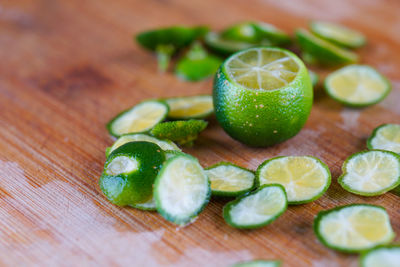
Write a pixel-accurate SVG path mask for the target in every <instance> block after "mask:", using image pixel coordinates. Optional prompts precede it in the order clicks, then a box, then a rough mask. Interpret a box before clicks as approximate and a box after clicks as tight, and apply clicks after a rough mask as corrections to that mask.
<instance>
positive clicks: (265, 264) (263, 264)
mask: <svg viewBox="0 0 400 267" xmlns="http://www.w3.org/2000/svg"><path fill="white" fill-rule="evenodd" d="M279 266H281V262H280V261H270V260H253V261H244V262H239V263H236V264H234V265H232V267H279Z"/></svg>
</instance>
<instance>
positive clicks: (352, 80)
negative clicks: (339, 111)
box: [325, 65, 391, 107]
mask: <svg viewBox="0 0 400 267" xmlns="http://www.w3.org/2000/svg"><path fill="white" fill-rule="evenodd" d="M325 90H326V92H327V93H328V94H329V95H330V96H331V97H332V98H333V99H335V100H336V101H338V102H340V103H342V104H343V105H346V106H350V107H365V106H369V105H373V104H376V103H378V102H380V101H382V100H383V99H384V98H385V97H386V96H387V95H388V94H389V92H390V90H391V85H390V82H389V81H388V80H387V79H386V78H385V77H384V76H382V75H381V74H380V73H379V72H377V71H376V70H375V69H373V68H372V67H370V66H366V65H350V66H346V67H344V68H341V69H339V70H337V71H335V72H332V73H331V74H329V75H328V77H326V79H325Z"/></svg>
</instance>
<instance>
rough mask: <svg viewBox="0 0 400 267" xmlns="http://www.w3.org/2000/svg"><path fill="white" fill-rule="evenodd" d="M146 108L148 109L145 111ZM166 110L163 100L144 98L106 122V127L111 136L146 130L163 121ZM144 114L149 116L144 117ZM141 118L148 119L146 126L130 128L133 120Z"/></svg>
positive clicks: (138, 120)
mask: <svg viewBox="0 0 400 267" xmlns="http://www.w3.org/2000/svg"><path fill="white" fill-rule="evenodd" d="M146 109H150V110H148V111H146ZM155 111H157V114H156V113H155ZM168 111H169V107H168V105H167V104H166V103H165V102H164V101H162V100H146V101H143V102H140V103H139V104H137V105H135V106H133V107H131V108H129V109H127V110H124V111H122V112H121V113H119V114H118V115H117V116H115V117H114V118H113V119H112V120H111V121H110V122H109V123H107V125H106V128H107V130H108V132H109V133H110V134H111V135H112V136H114V137H117V138H118V137H120V136H121V135H124V134H128V133H142V132H146V131H149V130H151V129H152V128H153V127H154V126H155V125H157V124H158V123H159V122H161V121H163V120H164V119H165V118H166V117H167V114H168ZM135 112H136V113H135ZM151 112H153V114H151ZM137 113H139V114H137ZM145 116H150V117H148V118H146V117H145ZM143 119H146V120H148V121H150V123H148V125H147V126H146V127H136V128H134V129H133V130H132V127H133V125H134V123H135V121H136V122H140V120H143Z"/></svg>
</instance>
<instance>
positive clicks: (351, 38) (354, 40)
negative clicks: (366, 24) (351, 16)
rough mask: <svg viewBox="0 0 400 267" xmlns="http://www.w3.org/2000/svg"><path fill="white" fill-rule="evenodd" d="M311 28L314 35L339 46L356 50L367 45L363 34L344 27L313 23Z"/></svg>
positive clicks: (318, 22) (319, 22) (327, 23)
mask: <svg viewBox="0 0 400 267" xmlns="http://www.w3.org/2000/svg"><path fill="white" fill-rule="evenodd" d="M310 28H311V31H312V32H313V33H314V34H316V35H318V36H319V37H321V38H324V39H325V40H328V41H331V42H333V43H335V44H337V45H342V46H346V47H350V48H356V47H360V46H363V45H364V44H365V37H364V35H363V34H362V33H360V32H358V31H356V30H352V29H349V28H347V27H345V26H343V25H338V24H335V23H331V22H323V21H313V22H311V23H310Z"/></svg>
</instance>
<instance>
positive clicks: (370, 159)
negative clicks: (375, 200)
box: [338, 150, 400, 196]
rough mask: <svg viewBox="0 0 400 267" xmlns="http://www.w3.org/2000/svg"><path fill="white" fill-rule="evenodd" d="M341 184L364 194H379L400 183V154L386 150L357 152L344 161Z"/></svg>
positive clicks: (359, 193) (358, 193) (352, 190)
mask: <svg viewBox="0 0 400 267" xmlns="http://www.w3.org/2000/svg"><path fill="white" fill-rule="evenodd" d="M342 169H343V174H342V176H340V177H339V179H338V182H339V184H340V185H341V186H342V187H343V188H344V189H346V190H347V191H349V192H351V193H354V194H357V195H362V196H377V195H381V194H384V193H386V192H387V191H389V190H391V189H394V188H395V187H397V186H398V185H400V156H399V155H397V154H396V153H393V152H390V151H384V150H371V151H363V152H359V153H356V154H354V155H352V156H350V157H349V158H348V159H347V160H346V161H345V162H344V163H343V167H342Z"/></svg>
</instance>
